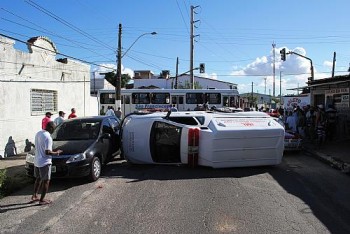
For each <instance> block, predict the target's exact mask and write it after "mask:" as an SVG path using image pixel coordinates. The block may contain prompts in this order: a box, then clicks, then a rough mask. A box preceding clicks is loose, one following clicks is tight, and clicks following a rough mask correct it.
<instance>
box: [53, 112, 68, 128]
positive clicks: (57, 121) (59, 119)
mask: <svg viewBox="0 0 350 234" xmlns="http://www.w3.org/2000/svg"><path fill="white" fill-rule="evenodd" d="M65 114H66V113H64V112H63V111H59V112H58V117H57V118H56V119H55V120H54V123H55V125H56V126H58V125H59V124H60V123H62V122H63V121H64V115H65Z"/></svg>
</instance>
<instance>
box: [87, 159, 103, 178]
mask: <svg viewBox="0 0 350 234" xmlns="http://www.w3.org/2000/svg"><path fill="white" fill-rule="evenodd" d="M100 175H101V161H100V159H99V158H97V157H94V158H93V159H92V162H91V170H90V176H89V179H90V181H96V180H98V179H99V178H100Z"/></svg>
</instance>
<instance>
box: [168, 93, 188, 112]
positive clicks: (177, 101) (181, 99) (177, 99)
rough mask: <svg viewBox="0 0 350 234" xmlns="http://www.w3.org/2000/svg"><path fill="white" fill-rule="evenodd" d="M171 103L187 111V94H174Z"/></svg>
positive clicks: (180, 109)
mask: <svg viewBox="0 0 350 234" xmlns="http://www.w3.org/2000/svg"><path fill="white" fill-rule="evenodd" d="M171 104H174V105H175V107H176V108H177V109H178V110H179V111H186V110H187V109H185V96H184V95H172V96H171Z"/></svg>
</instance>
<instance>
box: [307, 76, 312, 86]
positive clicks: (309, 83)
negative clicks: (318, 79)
mask: <svg viewBox="0 0 350 234" xmlns="http://www.w3.org/2000/svg"><path fill="white" fill-rule="evenodd" d="M312 81H313V80H312V77H308V78H307V84H308V85H311V82H312Z"/></svg>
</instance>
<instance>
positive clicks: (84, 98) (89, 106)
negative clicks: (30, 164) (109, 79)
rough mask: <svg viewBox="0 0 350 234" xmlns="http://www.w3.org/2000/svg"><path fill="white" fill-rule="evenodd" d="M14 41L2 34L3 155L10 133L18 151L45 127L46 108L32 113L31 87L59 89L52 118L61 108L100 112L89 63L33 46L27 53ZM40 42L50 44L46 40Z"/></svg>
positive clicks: (0, 98) (0, 131)
mask: <svg viewBox="0 0 350 234" xmlns="http://www.w3.org/2000/svg"><path fill="white" fill-rule="evenodd" d="M40 43H41V42H40ZM45 43H46V44H45ZM13 45H14V41H13V40H9V39H7V38H4V37H0V157H1V156H3V155H4V149H5V146H6V144H7V142H8V140H9V138H10V137H12V139H13V140H14V142H15V145H16V147H17V153H21V152H23V151H24V147H25V140H26V139H28V140H29V141H31V142H33V143H34V136H35V134H36V132H37V131H39V130H40V129H41V120H42V118H43V117H44V114H45V112H43V113H39V114H33V113H32V111H31V95H30V92H31V89H43V90H55V91H57V110H56V112H53V113H54V115H53V116H52V117H51V118H52V119H54V118H55V117H57V116H58V111H60V110H63V111H65V112H66V113H67V114H66V117H68V114H69V113H70V109H71V108H72V107H75V108H76V110H77V115H78V116H88V115H97V113H98V108H97V101H96V100H95V98H92V97H91V96H90V66H89V65H86V64H83V63H80V62H77V61H73V60H68V62H67V64H65V63H61V62H57V61H56V60H55V59H56V58H55V54H53V53H50V52H47V51H45V50H37V49H33V48H32V53H27V52H22V51H19V50H16V49H14V47H13ZM40 46H44V47H45V46H47V47H49V46H50V44H49V43H47V41H46V42H45V41H44V42H42V44H40ZM49 49H50V48H49ZM51 49H52V48H51ZM23 64H25V65H24V66H23ZM19 73H20V74H19ZM63 73H64V75H63V76H62V74H63ZM62 78H63V79H62Z"/></svg>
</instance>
